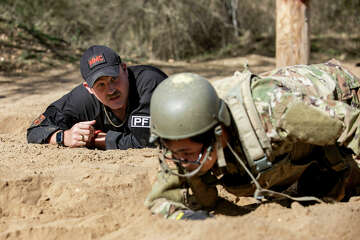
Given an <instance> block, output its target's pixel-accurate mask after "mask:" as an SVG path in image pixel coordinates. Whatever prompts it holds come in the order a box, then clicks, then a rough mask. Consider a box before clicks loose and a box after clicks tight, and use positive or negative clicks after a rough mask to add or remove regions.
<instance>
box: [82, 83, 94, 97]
mask: <svg viewBox="0 0 360 240" xmlns="http://www.w3.org/2000/svg"><path fill="white" fill-rule="evenodd" d="M83 86H84V87H85V88H86V89H87V90H88V92H89V93H90V94H94V92H93V90H92V89H91V88H90V87H89V85H88V84H87V82H83Z"/></svg>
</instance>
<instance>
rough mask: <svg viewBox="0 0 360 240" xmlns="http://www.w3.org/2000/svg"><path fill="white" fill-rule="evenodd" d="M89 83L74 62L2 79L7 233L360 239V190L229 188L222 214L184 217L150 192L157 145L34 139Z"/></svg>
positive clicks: (257, 65)
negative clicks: (114, 146) (46, 116)
mask: <svg viewBox="0 0 360 240" xmlns="http://www.w3.org/2000/svg"><path fill="white" fill-rule="evenodd" d="M243 60H244V59H243V58H239V59H225V60H222V61H220V62H209V63H207V64H199V63H195V64H191V66H190V65H189V64H186V63H177V64H172V65H171V64H168V63H161V64H160V63H155V64H157V65H159V66H160V67H161V68H163V69H164V70H165V71H166V72H167V73H168V74H170V73H173V72H183V71H193V72H198V73H200V74H203V75H206V76H207V77H212V78H219V77H220V76H227V75H230V74H231V73H232V72H233V71H235V70H238V69H241V64H242V62H243ZM249 63H250V65H251V66H253V70H254V71H256V72H260V71H265V70H269V69H271V68H273V63H274V61H273V59H268V58H260V57H257V56H250V57H249ZM348 65H349V66H350V67H351V66H352V64H351V63H349V64H348ZM224 66H227V67H226V68H225V67H224ZM353 70H355V71H354V72H356V71H359V70H358V68H354V69H353ZM357 73H358V72H357ZM358 74H359V73H358ZM359 75H360V74H359ZM214 76H216V77H214ZM79 82H81V78H80V74H79V73H78V70H77V68H74V67H71V66H69V67H67V68H66V69H64V70H57V71H55V70H54V71H51V72H48V73H41V74H34V75H31V77H12V78H5V77H1V78H0V86H1V88H0V122H1V124H0V239H173V238H174V239H179V238H181V239H240V238H241V239H259V240H260V239H261V240H263V239H292V240H294V239H324V240H325V239H326V240H328V239H359V236H360V235H359V234H360V228H359V227H358V224H359V223H360V198H352V199H351V201H350V202H348V203H337V204H318V205H313V206H309V207H303V206H301V205H300V204H298V203H293V204H292V205H291V206H290V207H288V208H287V207H283V206H282V205H280V204H277V203H269V204H263V205H260V206H259V205H256V204H254V202H253V200H252V199H246V198H241V199H237V198H234V197H230V196H227V195H224V199H223V200H222V201H221V204H220V207H219V209H218V210H217V211H216V218H214V219H209V220H206V221H201V222H184V221H180V222H177V221H169V220H165V219H162V218H161V217H158V216H151V214H150V213H149V211H148V210H147V209H145V208H144V206H143V201H144V199H145V196H146V194H147V193H148V192H149V190H150V187H151V181H152V179H153V177H154V175H155V173H156V169H157V153H156V151H155V150H154V149H142V150H128V151H120V150H114V151H97V150H87V149H68V148H59V147H57V146H49V145H33V144H27V143H26V128H27V127H28V126H29V125H30V123H31V121H32V120H33V119H34V118H35V117H37V115H39V114H40V113H41V112H42V111H43V110H44V109H45V107H46V106H47V105H48V104H49V103H50V102H52V101H54V100H56V99H57V98H59V97H60V96H62V95H63V94H64V93H65V92H67V91H68V90H69V89H71V88H72V87H73V86H75V85H76V84H78V83H79Z"/></svg>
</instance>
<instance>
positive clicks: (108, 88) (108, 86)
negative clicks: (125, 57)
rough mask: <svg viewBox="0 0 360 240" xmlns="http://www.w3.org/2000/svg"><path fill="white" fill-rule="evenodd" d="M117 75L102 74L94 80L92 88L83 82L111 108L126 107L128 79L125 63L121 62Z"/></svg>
mask: <svg viewBox="0 0 360 240" xmlns="http://www.w3.org/2000/svg"><path fill="white" fill-rule="evenodd" d="M119 67H120V70H119V76H117V77H110V76H103V77H100V78H98V79H97V80H96V82H95V83H94V85H93V87H92V88H89V87H88V86H87V84H86V83H85V85H84V86H85V87H87V89H88V90H89V92H90V93H92V94H94V95H95V96H96V98H97V99H98V100H99V101H100V102H102V103H103V104H104V105H106V106H108V107H109V108H111V109H112V110H120V109H126V105H127V102H128V95H129V80H128V72H127V68H126V65H125V64H124V63H122V64H121V65H120V66H119Z"/></svg>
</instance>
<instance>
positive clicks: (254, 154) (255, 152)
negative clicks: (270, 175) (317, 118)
mask: <svg viewBox="0 0 360 240" xmlns="http://www.w3.org/2000/svg"><path fill="white" fill-rule="evenodd" d="M252 76H253V75H252V74H251V72H250V71H249V70H245V71H243V72H242V73H240V72H236V73H235V74H234V77H235V79H236V80H235V81H236V82H238V83H239V84H237V85H236V87H235V88H234V89H233V90H232V91H231V92H230V93H229V94H228V95H227V96H226V98H225V101H226V103H227V104H228V106H229V108H230V111H231V113H232V116H233V118H234V121H235V124H236V127H237V130H238V132H239V138H240V142H241V144H242V146H243V149H244V153H245V156H246V158H247V162H248V163H249V166H250V168H251V169H253V170H254V171H255V172H258V173H259V172H262V171H264V170H266V169H268V168H270V167H271V165H272V164H271V159H269V156H271V144H270V140H269V139H268V137H267V136H266V133H265V131H264V129H263V125H262V123H261V120H260V118H259V115H258V112H257V110H256V107H255V104H254V101H253V99H252V96H251V89H250V82H251V78H252Z"/></svg>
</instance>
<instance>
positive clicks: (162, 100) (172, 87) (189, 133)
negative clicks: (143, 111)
mask: <svg viewBox="0 0 360 240" xmlns="http://www.w3.org/2000/svg"><path fill="white" fill-rule="evenodd" d="M150 116H151V138H150V141H151V142H154V141H156V140H157V139H158V138H164V139H170V140H179V139H185V138H189V137H194V136H197V135H199V134H202V133H205V132H206V131H208V130H210V129H211V128H213V127H215V126H217V125H220V123H222V124H224V125H225V126H229V125H230V115H229V111H228V109H227V107H226V105H225V103H224V102H223V100H221V99H220V98H219V97H218V95H217V94H216V91H215V89H214V88H213V86H212V85H211V84H210V83H209V81H208V80H206V79H205V78H203V77H201V76H199V75H197V74H193V73H180V74H175V75H172V76H170V77H169V78H167V79H166V80H164V81H163V82H162V83H160V84H159V85H158V87H157V88H156V89H155V91H154V93H153V95H152V98H151V102H150ZM216 131H217V133H215V134H216V136H217V138H218V135H221V127H220V126H219V127H218V128H216ZM219 131H220V132H219ZM217 142H218V143H217V144H216V147H217V149H218V147H219V145H221V144H220V142H219V141H217ZM210 147H212V146H210ZM211 150H212V149H211V148H208V152H210V151H211ZM219 150H221V151H219ZM208 152H207V153H208ZM219 152H221V153H222V154H223V152H222V147H221V149H218V153H219ZM205 157H206V156H205ZM205 157H204V160H205V161H206V160H207V157H206V158H205ZM204 160H203V161H202V164H203V163H205V161H204ZM200 168H201V166H199V170H200ZM167 170H168V169H167ZM195 171H196V170H194V172H195ZM195 174H196V173H195ZM195 174H194V173H192V174H191V176H193V175H195ZM186 177H189V175H186Z"/></svg>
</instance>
